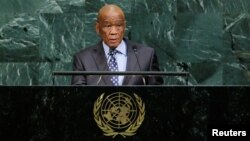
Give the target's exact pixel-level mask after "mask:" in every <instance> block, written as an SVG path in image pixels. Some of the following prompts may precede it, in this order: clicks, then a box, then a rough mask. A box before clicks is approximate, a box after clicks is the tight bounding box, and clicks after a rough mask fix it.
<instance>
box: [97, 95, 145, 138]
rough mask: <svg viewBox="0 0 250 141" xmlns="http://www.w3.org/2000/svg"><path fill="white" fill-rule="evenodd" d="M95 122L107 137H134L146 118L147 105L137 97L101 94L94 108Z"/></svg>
mask: <svg viewBox="0 0 250 141" xmlns="http://www.w3.org/2000/svg"><path fill="white" fill-rule="evenodd" d="M93 114H94V120H95V122H96V123H97V125H98V127H99V128H100V129H101V130H102V131H103V133H104V135H105V136H112V137H113V138H114V137H116V136H117V135H121V136H123V137H124V138H125V137H126V136H133V135H135V134H136V131H137V129H138V128H139V127H140V126H141V124H142V122H143V120H144V117H145V104H144V103H143V101H142V99H141V98H140V97H139V96H138V95H137V94H135V93H134V94H133V95H132V96H130V95H129V94H126V93H123V92H115V93H112V94H109V95H105V94H104V93H103V94H101V96H100V97H98V99H97V100H96V101H95V103H94V108H93Z"/></svg>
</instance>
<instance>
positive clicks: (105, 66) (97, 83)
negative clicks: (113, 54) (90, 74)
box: [96, 52, 110, 85]
mask: <svg viewBox="0 0 250 141" xmlns="http://www.w3.org/2000/svg"><path fill="white" fill-rule="evenodd" d="M109 58H110V52H109V53H108V57H107V61H106V62H105V65H104V67H103V69H102V71H105V70H106V68H107V66H108V65H107V64H108V60H109ZM101 80H102V75H101V76H100V77H99V78H98V80H97V82H96V85H99V83H100V82H101Z"/></svg>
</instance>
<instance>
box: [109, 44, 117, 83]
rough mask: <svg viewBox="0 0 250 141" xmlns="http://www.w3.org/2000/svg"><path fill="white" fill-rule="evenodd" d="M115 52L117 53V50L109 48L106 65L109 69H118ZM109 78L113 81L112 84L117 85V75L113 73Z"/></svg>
mask: <svg viewBox="0 0 250 141" xmlns="http://www.w3.org/2000/svg"><path fill="white" fill-rule="evenodd" d="M116 53H117V50H115V49H110V50H109V55H110V59H109V62H108V66H109V70H110V71H118V65H117V62H116V59H115V54H116ZM110 80H111V82H112V83H113V85H115V86H118V85H119V83H118V76H117V75H113V76H112V77H111V79H110Z"/></svg>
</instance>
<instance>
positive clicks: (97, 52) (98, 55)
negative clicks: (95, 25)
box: [91, 42, 112, 85]
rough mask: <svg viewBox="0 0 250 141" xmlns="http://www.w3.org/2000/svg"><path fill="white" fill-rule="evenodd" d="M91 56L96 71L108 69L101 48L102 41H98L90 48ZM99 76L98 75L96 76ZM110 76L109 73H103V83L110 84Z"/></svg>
mask: <svg viewBox="0 0 250 141" xmlns="http://www.w3.org/2000/svg"><path fill="white" fill-rule="evenodd" d="M91 54H92V56H93V58H94V60H95V63H96V67H97V70H98V71H109V69H108V64H107V61H106V60H107V58H106V56H105V52H104V50H103V46H102V42H99V43H98V44H97V45H96V46H95V47H94V48H93V50H92V53H91ZM98 77H99V76H98ZM110 79H111V76H110V75H104V76H102V80H103V81H104V84H105V85H112V82H111V81H110Z"/></svg>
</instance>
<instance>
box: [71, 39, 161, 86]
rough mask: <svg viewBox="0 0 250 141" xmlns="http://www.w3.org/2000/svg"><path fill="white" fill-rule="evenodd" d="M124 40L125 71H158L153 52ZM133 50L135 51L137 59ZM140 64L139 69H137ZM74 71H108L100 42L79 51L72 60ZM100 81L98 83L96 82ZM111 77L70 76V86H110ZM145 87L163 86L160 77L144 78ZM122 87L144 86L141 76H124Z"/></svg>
mask: <svg viewBox="0 0 250 141" xmlns="http://www.w3.org/2000/svg"><path fill="white" fill-rule="evenodd" d="M124 40H125V43H126V45H127V68H126V71H159V66H158V61H157V57H156V54H155V50H154V49H153V48H150V47H145V46H144V45H141V44H137V43H133V42H131V41H129V40H126V39H124ZM134 49H136V50H137V57H138V61H137V59H136V54H135V51H134ZM139 64H140V67H141V68H140V67H139ZM73 70H74V71H108V66H107V60H106V57H105V53H104V49H103V46H102V42H99V43H98V44H97V45H95V46H92V47H89V48H86V49H84V50H81V51H80V52H78V53H76V54H75V55H74V58H73ZM100 78H101V80H100V81H99V82H98V80H99V79H100ZM110 78H111V76H108V75H106V76H102V77H100V76H93V75H91V76H82V75H75V76H72V82H71V83H72V85H112V82H111V81H110ZM145 80H146V85H160V84H163V79H162V78H161V77H159V76H158V77H155V76H152V77H145ZM123 85H144V83H143V80H142V77H141V76H136V77H135V76H125V77H124V80H123Z"/></svg>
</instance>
